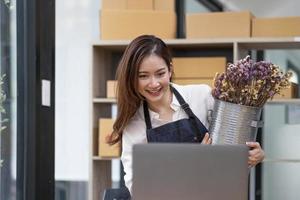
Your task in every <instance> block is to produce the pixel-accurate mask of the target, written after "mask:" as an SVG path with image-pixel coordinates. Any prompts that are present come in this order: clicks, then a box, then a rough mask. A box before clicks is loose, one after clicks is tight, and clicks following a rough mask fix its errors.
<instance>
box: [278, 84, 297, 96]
mask: <svg viewBox="0 0 300 200" xmlns="http://www.w3.org/2000/svg"><path fill="white" fill-rule="evenodd" d="M298 88H299V85H298V84H296V83H292V84H291V86H290V87H289V88H286V89H284V90H283V91H282V92H281V94H276V95H275V96H274V99H292V98H297V97H298Z"/></svg>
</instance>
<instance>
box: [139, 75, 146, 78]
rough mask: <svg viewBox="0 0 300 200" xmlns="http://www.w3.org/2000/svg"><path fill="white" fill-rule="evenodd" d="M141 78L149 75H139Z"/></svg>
mask: <svg viewBox="0 0 300 200" xmlns="http://www.w3.org/2000/svg"><path fill="white" fill-rule="evenodd" d="M139 78H147V75H139Z"/></svg>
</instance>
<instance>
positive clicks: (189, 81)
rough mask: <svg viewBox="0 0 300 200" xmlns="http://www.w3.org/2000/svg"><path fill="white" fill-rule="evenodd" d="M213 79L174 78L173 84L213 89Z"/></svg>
mask: <svg viewBox="0 0 300 200" xmlns="http://www.w3.org/2000/svg"><path fill="white" fill-rule="evenodd" d="M213 81H214V79H213V78H195V79H186V78H176V79H174V80H173V82H174V83H176V84H178V85H193V84H206V85H209V86H210V87H213Z"/></svg>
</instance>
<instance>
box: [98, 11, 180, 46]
mask: <svg viewBox="0 0 300 200" xmlns="http://www.w3.org/2000/svg"><path fill="white" fill-rule="evenodd" d="M100 33H101V39H103V40H113V39H125V40H126V39H127V40H128V39H129V40H131V39H134V38H136V37H137V36H139V35H142V34H153V35H156V36H158V37H160V38H162V39H174V38H175V37H176V14H175V12H167V11H148V10H143V11H141V10H135V11H133V10H130V11H129V10H122V11H121V10H102V11H101V12H100Z"/></svg>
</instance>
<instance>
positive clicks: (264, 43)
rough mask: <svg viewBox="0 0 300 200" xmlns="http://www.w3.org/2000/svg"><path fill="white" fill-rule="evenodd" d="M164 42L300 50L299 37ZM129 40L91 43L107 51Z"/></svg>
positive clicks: (172, 40) (185, 45)
mask: <svg viewBox="0 0 300 200" xmlns="http://www.w3.org/2000/svg"><path fill="white" fill-rule="evenodd" d="M164 42H165V43H166V44H167V45H169V46H170V47H174V46H184V47H190V46H198V47H199V46H203V47H230V46H232V45H233V44H234V43H237V44H238V45H240V46H241V47H243V48H247V49H295V48H300V37H250V38H206V39H166V40H164ZM129 43H130V40H98V41H94V42H93V46H94V47H103V48H109V49H118V48H120V49H123V48H125V47H126V46H127V45H128V44H129Z"/></svg>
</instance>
